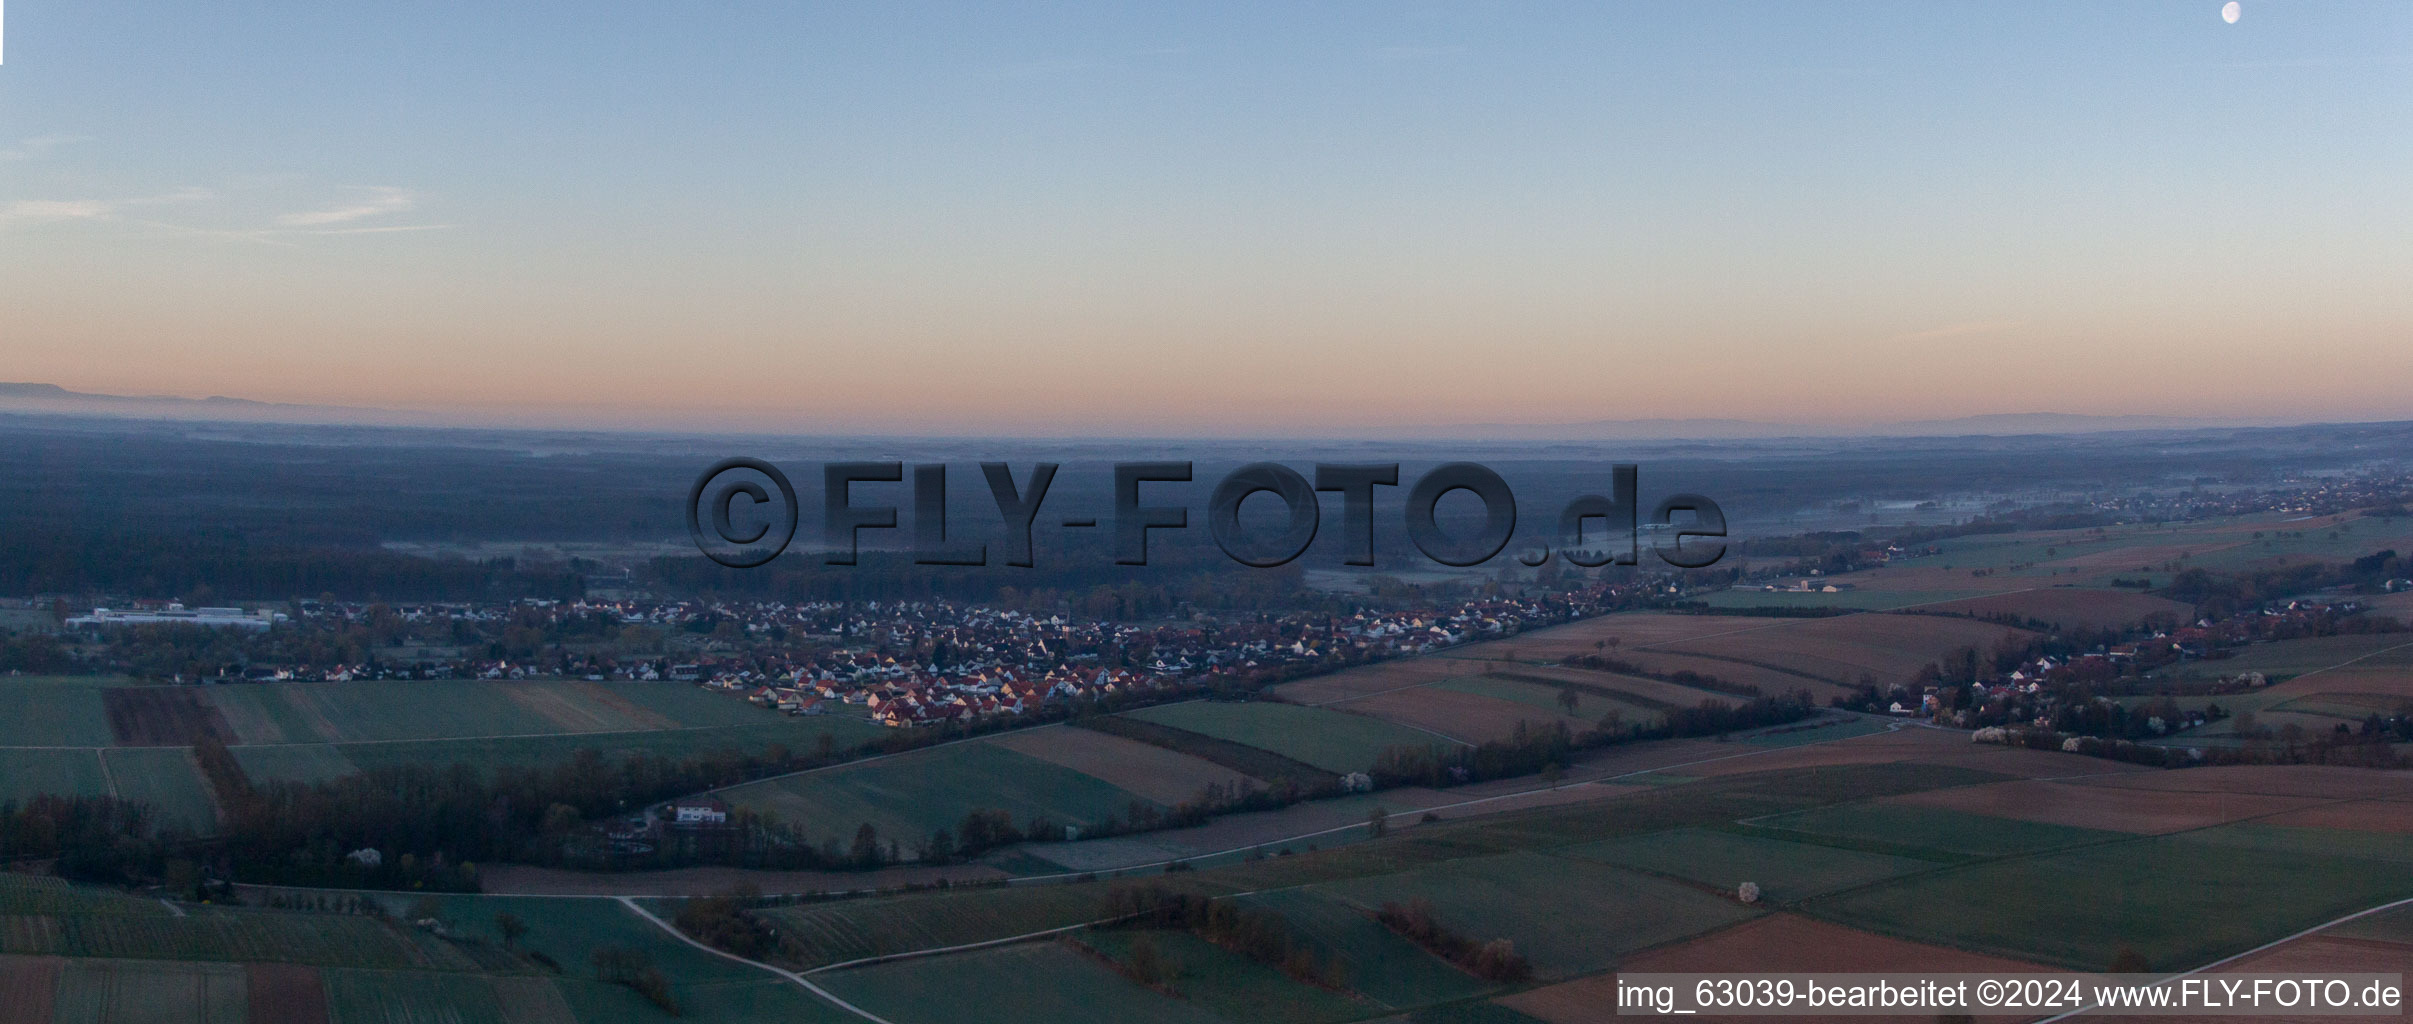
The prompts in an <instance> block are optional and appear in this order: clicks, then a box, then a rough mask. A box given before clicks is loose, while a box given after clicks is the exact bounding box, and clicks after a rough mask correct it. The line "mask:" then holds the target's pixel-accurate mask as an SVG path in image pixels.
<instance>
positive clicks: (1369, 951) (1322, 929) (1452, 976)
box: [1240, 889, 1494, 1009]
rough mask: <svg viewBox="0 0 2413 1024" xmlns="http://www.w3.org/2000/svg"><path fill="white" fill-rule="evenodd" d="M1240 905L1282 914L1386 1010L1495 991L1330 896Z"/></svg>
mask: <svg viewBox="0 0 2413 1024" xmlns="http://www.w3.org/2000/svg"><path fill="white" fill-rule="evenodd" d="M1240 903H1241V905H1242V906H1246V907H1252V908H1256V909H1259V910H1268V911H1272V912H1274V913H1277V914H1280V915H1282V920H1283V921H1284V922H1285V923H1286V924H1288V925H1289V926H1290V929H1291V932H1292V934H1293V935H1294V936H1296V937H1297V938H1298V940H1299V941H1301V942H1303V943H1305V944H1306V945H1307V946H1308V947H1309V948H1311V949H1313V950H1315V952H1316V954H1317V955H1318V956H1321V957H1323V958H1325V960H1326V961H1327V962H1337V963H1338V964H1339V965H1340V969H1341V973H1342V976H1343V977H1345V978H1347V979H1348V985H1349V987H1350V988H1351V989H1353V990H1355V991H1356V992H1357V993H1359V994H1360V995H1363V996H1365V997H1366V998H1368V999H1371V1000H1373V1001H1375V1002H1377V1003H1380V1004H1382V1006H1384V1007H1385V1008H1389V1009H1407V1008H1411V1007H1417V1006H1427V1005H1431V1004H1433V1003H1443V1002H1451V1001H1454V1000H1459V999H1468V998H1472V997H1474V996H1478V995H1481V994H1483V993H1485V992H1488V991H1491V990H1492V988H1493V987H1494V986H1493V985H1491V984H1490V983H1488V982H1484V981H1479V980H1477V979H1476V978H1475V977H1474V976H1473V975H1471V974H1468V973H1466V972H1465V971H1461V970H1459V969H1457V968H1456V967H1453V966H1451V965H1450V964H1449V963H1448V962H1447V961H1444V960H1442V959H1440V958H1439V957H1436V956H1434V955H1432V954H1431V953H1428V952H1425V950H1424V947H1422V946H1418V945H1416V944H1415V943H1413V942H1410V941H1408V940H1407V939H1404V938H1401V937H1400V936H1399V935H1398V934H1397V933H1395V932H1393V931H1391V930H1390V929H1388V928H1385V927H1383V926H1382V925H1381V924H1380V923H1379V922H1376V921H1375V920H1374V918H1373V917H1372V916H1371V915H1369V914H1367V913H1366V912H1365V911H1364V910H1362V909H1360V908H1358V907H1356V906H1353V905H1351V904H1349V903H1345V902H1343V901H1341V900H1337V899H1333V898H1331V897H1329V896H1324V895H1320V894H1317V893H1314V892H1310V891H1308V890H1305V889H1285V890H1280V891H1276V892H1268V893H1259V894H1255V895H1250V896H1243V897H1241V898H1240Z"/></svg>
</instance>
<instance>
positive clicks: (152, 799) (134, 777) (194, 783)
mask: <svg viewBox="0 0 2413 1024" xmlns="http://www.w3.org/2000/svg"><path fill="white" fill-rule="evenodd" d="M100 756H101V758H102V760H104V761H107V762H108V766H109V777H110V778H111V779H113V780H115V781H116V782H117V795H118V796H119V797H121V798H124V799H127V800H134V801H139V802H141V803H146V804H149V805H151V807H152V809H153V810H154V811H156V812H157V813H158V814H159V822H160V824H161V825H162V826H167V825H181V826H183V827H185V828H188V829H191V830H192V831H194V832H196V833H199V834H202V835H207V834H209V833H210V832H212V831H214V830H215V829H216V828H217V824H218V817H217V812H216V811H215V810H214V809H213V807H212V805H211V803H210V797H209V791H208V789H207V788H206V787H207V786H208V783H206V782H203V781H202V778H201V767H200V766H199V765H197V764H194V763H193V755H192V754H191V753H190V752H189V751H187V750H186V749H185V748H183V747H118V748H116V749H113V750H106V751H102V752H101V755H100Z"/></svg>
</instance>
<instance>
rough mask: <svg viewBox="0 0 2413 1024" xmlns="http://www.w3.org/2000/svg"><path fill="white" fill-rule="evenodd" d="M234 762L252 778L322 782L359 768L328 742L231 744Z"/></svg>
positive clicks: (254, 779)
mask: <svg viewBox="0 0 2413 1024" xmlns="http://www.w3.org/2000/svg"><path fill="white" fill-rule="evenodd" d="M230 749H231V750H232V751H233V753H234V755H235V762H236V763H237V764H240V765H242V766H243V774H245V775H248V776H250V777H251V778H252V780H253V781H255V782H324V781H326V780H328V779H337V778H342V777H343V776H346V775H350V774H352V773H354V772H357V771H359V770H360V766H358V765H355V764H353V763H352V761H351V759H350V758H347V757H345V756H344V755H343V751H342V750H341V749H338V748H337V747H336V746H335V745H334V744H332V743H280V744H277V745H274V746H257V747H233V748H230Z"/></svg>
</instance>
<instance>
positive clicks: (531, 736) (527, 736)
mask: <svg viewBox="0 0 2413 1024" xmlns="http://www.w3.org/2000/svg"><path fill="white" fill-rule="evenodd" d="M742 728H748V726H737V725H681V726H675V727H673V728H669V729H613V730H610V731H608V732H506V733H495V734H493V735H487V736H423V737H418V738H404V739H390V740H334V741H326V740H306V741H293V740H288V741H286V742H283V743H229V744H227V745H226V748H227V749H228V750H245V749H254V748H268V747H370V746H377V745H380V744H386V743H470V742H475V741H478V740H551V739H562V738H565V737H570V738H576V739H592V738H596V737H603V736H654V735H659V734H661V733H666V732H716V731H720V730H726V729H742ZM974 738H975V739H978V738H979V737H974ZM955 742H961V741H960V740H959V741H955ZM187 746H188V749H189V745H187ZM116 749H118V745H117V744H111V745H109V746H105V747H63V746H0V750H116ZM880 756H881V757H894V756H896V755H894V754H882V755H880ZM864 760H869V758H865V759H864ZM846 763H847V764H859V763H861V762H859V761H848V762H846ZM813 770H815V771H818V770H819V769H813Z"/></svg>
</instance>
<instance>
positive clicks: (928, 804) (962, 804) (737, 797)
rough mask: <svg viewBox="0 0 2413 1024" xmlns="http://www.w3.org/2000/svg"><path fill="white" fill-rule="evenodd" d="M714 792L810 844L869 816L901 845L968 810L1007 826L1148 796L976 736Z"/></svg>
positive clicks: (1084, 820) (1110, 810) (1070, 820)
mask: <svg viewBox="0 0 2413 1024" xmlns="http://www.w3.org/2000/svg"><path fill="white" fill-rule="evenodd" d="M718 795H719V796H720V797H721V798H722V799H725V800H727V801H729V802H730V803H732V804H735V805H738V806H741V807H751V808H754V809H756V810H760V811H763V812H765V813H768V814H770V815H772V816H774V817H776V818H778V819H779V820H780V821H782V822H786V823H789V824H791V825H795V826H797V827H800V828H803V829H805V830H806V833H807V834H808V835H811V836H813V837H814V839H815V841H816V842H818V841H820V840H822V839H834V840H837V841H838V842H840V843H845V842H848V841H850V840H852V838H853V837H854V834H855V829H856V826H858V825H861V824H863V823H865V822H869V823H870V824H871V825H872V826H873V827H874V828H877V829H878V830H879V832H880V835H882V836H884V837H887V838H891V839H895V840H897V841H898V842H899V843H900V844H902V845H904V846H905V847H906V848H907V849H908V850H910V848H911V846H912V844H913V843H914V842H916V841H918V840H921V839H923V838H926V837H928V836H929V835H930V834H931V833H932V832H934V831H936V830H938V829H941V828H944V829H950V830H952V829H953V828H955V826H956V825H957V823H959V822H961V821H962V820H963V818H964V815H966V814H968V813H970V812H972V811H975V810H1000V811H1005V812H1007V813H1008V814H1011V815H1012V816H1013V819H1014V821H1015V823H1016V824H1025V823H1027V822H1029V821H1030V820H1031V819H1033V818H1038V817H1045V818H1046V819H1048V820H1050V821H1053V822H1056V823H1058V824H1062V825H1082V826H1087V825H1095V824H1098V823H1100V822H1103V821H1105V820H1106V819H1108V818H1110V817H1121V816H1125V815H1127V814H1128V812H1129V808H1130V805H1131V804H1132V803H1133V802H1135V801H1137V802H1140V803H1151V802H1150V801H1145V800H1142V798H1141V797H1139V796H1138V795H1137V794H1135V793H1131V792H1129V791H1126V790H1123V789H1119V788H1117V787H1115V786H1113V785H1110V784H1108V783H1107V782H1105V781H1104V780H1102V779H1099V778H1097V777H1095V776H1092V775H1088V774H1085V773H1082V772H1078V771H1074V770H1073V769H1071V768H1066V767H1064V766H1062V765H1059V764H1054V763H1051V762H1048V761H1042V760H1040V759H1038V758H1035V757H1029V756H1026V755H1023V754H1018V753H1015V752H1014V751H1013V750H1010V749H1008V748H1006V747H1004V746H1000V745H998V744H994V743H986V742H979V741H972V742H963V743H949V744H944V745H941V746H936V747H928V748H924V749H921V750H914V751H908V752H906V753H902V754H898V755H895V756H892V757H882V758H875V759H871V760H866V761H860V762H856V763H853V764H847V765H841V766H838V767H835V768H828V769H823V770H820V771H813V772H807V773H804V774H801V775H790V776H785V777H782V778H777V779H769V780H765V781H761V782H749V783H746V784H744V785H739V786H732V787H730V788H728V789H724V790H720V791H719V792H718Z"/></svg>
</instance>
